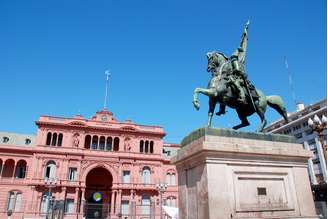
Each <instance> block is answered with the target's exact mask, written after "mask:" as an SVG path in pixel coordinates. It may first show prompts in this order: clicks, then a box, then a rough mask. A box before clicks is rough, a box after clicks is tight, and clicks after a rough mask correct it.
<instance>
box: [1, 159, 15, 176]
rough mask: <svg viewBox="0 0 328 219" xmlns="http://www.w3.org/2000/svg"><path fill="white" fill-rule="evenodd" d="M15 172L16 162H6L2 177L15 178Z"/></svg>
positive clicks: (10, 160) (11, 160)
mask: <svg viewBox="0 0 328 219" xmlns="http://www.w3.org/2000/svg"><path fill="white" fill-rule="evenodd" d="M14 171H15V161H14V160H13V159H9V160H6V162H5V163H4V166H3V170H2V177H13V176H14Z"/></svg>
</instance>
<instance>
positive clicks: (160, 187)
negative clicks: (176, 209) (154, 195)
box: [156, 183, 167, 219]
mask: <svg viewBox="0 0 328 219" xmlns="http://www.w3.org/2000/svg"><path fill="white" fill-rule="evenodd" d="M156 189H157V191H158V193H159V195H160V201H161V206H160V207H161V219H163V208H162V206H163V193H164V192H165V190H166V189H167V184H166V183H158V184H156Z"/></svg>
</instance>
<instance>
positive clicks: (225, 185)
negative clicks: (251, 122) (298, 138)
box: [172, 128, 318, 219]
mask: <svg viewBox="0 0 328 219" xmlns="http://www.w3.org/2000/svg"><path fill="white" fill-rule="evenodd" d="M311 156H312V154H311V152H309V151H307V150H304V149H303V146H302V145H301V144H297V143H294V138H292V137H289V136H284V135H271V134H270V135H266V134H258V133H244V132H237V131H233V130H228V129H214V128H201V129H198V130H196V131H195V132H193V133H191V134H190V135H189V136H187V137H186V138H185V139H184V140H183V141H182V148H181V149H180V150H179V152H178V154H177V156H176V157H174V158H173V159H172V163H174V164H176V165H177V171H178V175H179V208H180V217H179V218H183V219H232V218H318V217H317V216H316V214H315V207H314V202H313V198H312V193H311V187H310V182H309V178H308V172H307V160H308V159H309V158H310V157H311Z"/></svg>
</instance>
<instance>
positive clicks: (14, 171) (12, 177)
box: [11, 161, 17, 180]
mask: <svg viewBox="0 0 328 219" xmlns="http://www.w3.org/2000/svg"><path fill="white" fill-rule="evenodd" d="M16 167H17V163H16V161H15V164H14V170H13V175H12V176H11V179H12V180H13V179H14V177H15V173H16Z"/></svg>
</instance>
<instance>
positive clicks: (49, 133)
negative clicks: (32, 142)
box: [46, 132, 51, 145]
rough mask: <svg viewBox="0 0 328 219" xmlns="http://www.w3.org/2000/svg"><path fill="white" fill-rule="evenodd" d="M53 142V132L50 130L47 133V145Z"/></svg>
mask: <svg viewBox="0 0 328 219" xmlns="http://www.w3.org/2000/svg"><path fill="white" fill-rule="evenodd" d="M50 143H51V132H48V134H47V140H46V145H50Z"/></svg>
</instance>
